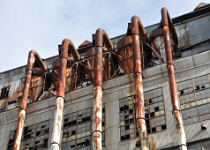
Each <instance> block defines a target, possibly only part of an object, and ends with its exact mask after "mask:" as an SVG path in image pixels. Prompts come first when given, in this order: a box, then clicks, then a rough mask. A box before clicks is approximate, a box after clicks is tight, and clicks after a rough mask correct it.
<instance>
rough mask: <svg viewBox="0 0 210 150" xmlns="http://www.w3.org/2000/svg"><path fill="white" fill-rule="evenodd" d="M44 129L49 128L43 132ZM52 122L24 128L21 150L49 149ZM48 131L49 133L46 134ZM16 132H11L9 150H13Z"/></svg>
mask: <svg viewBox="0 0 210 150" xmlns="http://www.w3.org/2000/svg"><path fill="white" fill-rule="evenodd" d="M43 128H47V129H46V130H43ZM49 128H50V121H45V122H42V123H38V124H34V125H30V126H27V127H24V128H23V138H22V139H21V148H20V149H24V150H25V149H28V150H38V149H41V148H47V145H48V137H49ZM42 131H45V132H42ZM46 131H48V132H46ZM14 136H15V132H14V131H11V132H10V139H9V142H8V146H7V150H12V146H13V143H14Z"/></svg>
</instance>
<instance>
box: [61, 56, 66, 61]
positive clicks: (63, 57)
mask: <svg viewBox="0 0 210 150" xmlns="http://www.w3.org/2000/svg"><path fill="white" fill-rule="evenodd" d="M62 58H65V59H66V61H68V58H67V57H65V56H61V57H60V59H62Z"/></svg>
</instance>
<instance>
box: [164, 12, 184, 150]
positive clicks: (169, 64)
mask: <svg viewBox="0 0 210 150" xmlns="http://www.w3.org/2000/svg"><path fill="white" fill-rule="evenodd" d="M161 14H162V31H163V36H164V42H165V50H166V61H167V70H168V78H169V87H170V93H171V103H172V107H173V114H174V117H175V119H176V122H177V125H176V127H177V130H178V134H179V139H180V149H181V150H187V146H186V137H185V131H184V126H183V120H182V116H181V114H180V108H179V103H178V96H177V87H176V79H175V74H174V65H173V58H172V49H171V41H170V26H169V25H170V24H172V22H171V19H170V16H169V13H168V10H167V9H166V8H162V10H161Z"/></svg>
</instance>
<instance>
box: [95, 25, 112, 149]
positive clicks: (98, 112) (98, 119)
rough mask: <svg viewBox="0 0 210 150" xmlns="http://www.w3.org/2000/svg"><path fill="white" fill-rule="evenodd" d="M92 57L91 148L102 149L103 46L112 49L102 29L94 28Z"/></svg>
mask: <svg viewBox="0 0 210 150" xmlns="http://www.w3.org/2000/svg"><path fill="white" fill-rule="evenodd" d="M95 41H96V42H95V51H96V52H95V58H94V69H95V71H94V103H93V126H92V131H93V138H92V139H93V150H102V82H103V81H102V67H103V64H102V59H103V46H104V44H105V45H106V47H107V48H110V49H113V44H112V42H111V41H110V39H109V37H108V35H107V33H106V32H105V31H104V30H103V29H100V28H99V29H97V30H96V37H95Z"/></svg>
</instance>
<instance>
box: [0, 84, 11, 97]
mask: <svg viewBox="0 0 210 150" xmlns="http://www.w3.org/2000/svg"><path fill="white" fill-rule="evenodd" d="M9 89H10V87H9V86H8V87H4V88H2V89H1V96H0V99H5V98H8V97H9Z"/></svg>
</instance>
